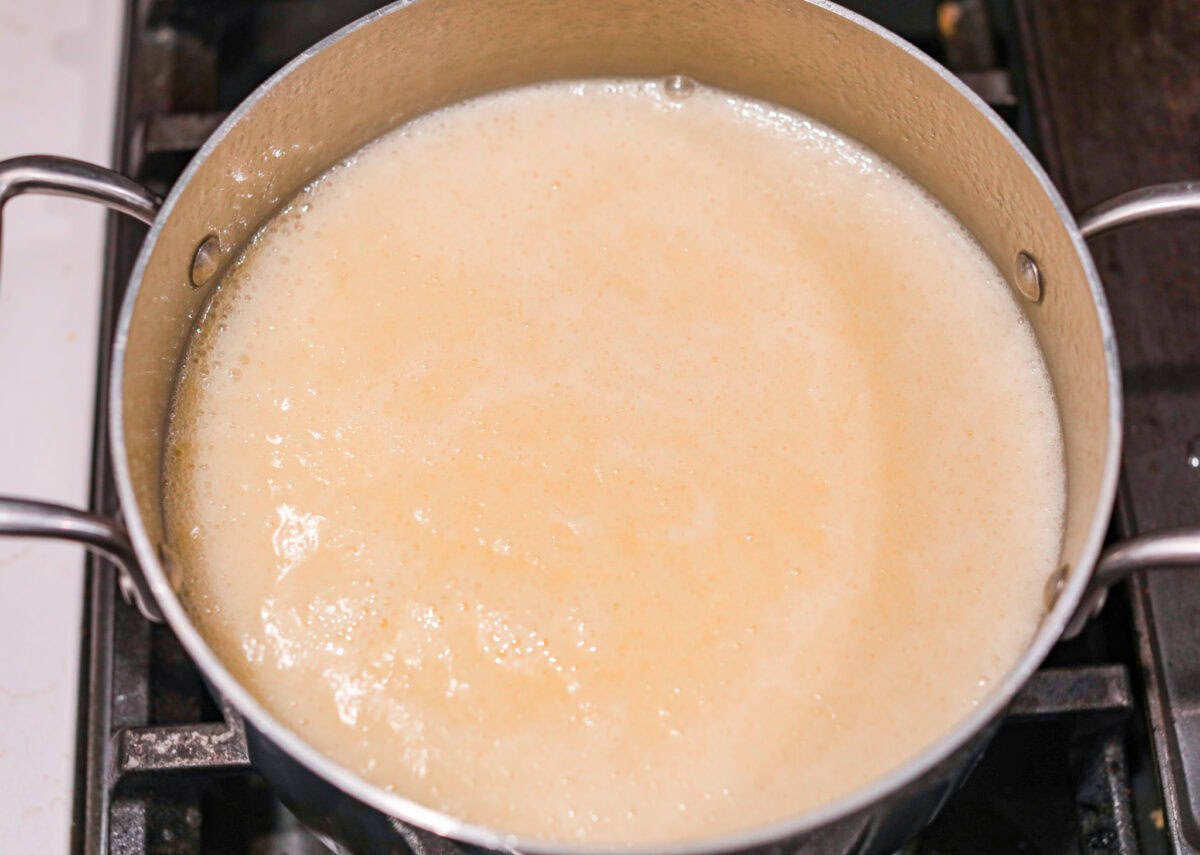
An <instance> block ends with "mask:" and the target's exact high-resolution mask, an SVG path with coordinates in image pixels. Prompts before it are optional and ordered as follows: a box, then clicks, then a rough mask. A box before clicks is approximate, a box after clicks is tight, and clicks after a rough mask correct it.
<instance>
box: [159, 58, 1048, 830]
mask: <svg viewBox="0 0 1200 855" xmlns="http://www.w3.org/2000/svg"><path fill="white" fill-rule="evenodd" d="M677 94H678V93H677ZM167 488H168V491H167V498H168V518H169V526H170V533H171V537H172V542H173V545H174V548H175V550H176V552H177V553H178V556H179V563H180V566H181V567H183V568H186V572H185V582H184V586H185V589H184V593H185V597H186V600H187V602H188V604H189V606H190V608H191V610H192V612H193V614H194V615H195V617H196V619H197V621H198V622H199V625H200V627H201V629H202V631H203V632H204V634H205V635H206V637H207V638H208V639H209V641H210V642H211V644H212V645H213V647H214V648H215V649H216V651H217V652H218V654H219V655H220V656H221V658H222V659H223V660H224V661H225V662H226V663H227V664H228V666H229V667H230V669H231V670H232V671H233V673H234V674H235V675H236V676H237V677H238V679H239V680H241V681H242V682H243V684H244V685H246V686H247V687H248V688H249V689H250V690H251V691H252V692H253V693H254V694H255V695H257V696H258V697H259V698H260V699H261V700H262V702H263V703H264V704H265V705H266V706H267V707H268V708H269V709H270V710H271V711H272V712H273V713H274V714H275V715H277V716H278V717H279V718H280V719H281V720H282V721H284V722H285V723H286V724H287V725H288V726H289V727H291V728H293V729H294V730H296V731H297V732H298V733H300V734H301V735H302V736H303V737H304V738H305V739H307V740H308V741H310V742H311V743H313V744H314V745H315V746H317V747H318V748H320V749H321V750H322V751H324V752H326V753H327V754H328V755H329V756H331V757H333V758H335V759H336V760H337V761H339V762H340V763H342V764H344V765H345V766H347V767H349V768H351V769H353V770H356V771H357V772H359V773H361V774H363V775H364V776H365V777H367V778H368V779H370V780H372V781H375V782H377V783H379V784H381V785H383V786H385V787H387V788H389V789H392V790H394V791H395V792H397V793H401V794H403V795H404V796H407V797H409V798H411V799H414V800H416V801H418V802H421V803H423V804H426V805H429V806H432V807H435V808H439V809H441V810H444V811H447V812H449V813H452V814H455V815H459V816H463V817H465V818H467V819H469V820H472V821H474V822H478V823H483V824H487V825H490V826H493V827H496V828H498V829H501V830H503V831H508V832H515V833H521V834H527V835H534V836H537V837H541V838H553V839H561V840H572V839H583V840H587V841H592V842H601V841H607V842H614V841H619V842H653V841H668V840H680V839H687V838H696V837H701V836H707V835H712V834H717V833H721V832H729V831H734V830H738V829H744V828H746V827H749V826H753V825H756V824H760V823H763V822H766V821H770V820H777V819H781V818H784V817H787V816H790V815H794V814H796V813H797V812H800V811H802V810H804V809H806V808H811V807H814V806H816V805H818V804H820V803H822V802H826V801H828V800H830V799H833V798H836V797H838V796H842V795H845V794H847V793H849V792H850V791H852V790H853V789H855V788H857V787H859V786H861V785H863V784H865V783H867V782H868V781H870V780H871V779H873V778H876V777H877V776H879V775H881V774H882V773H885V772H887V771H888V770H890V769H893V768H894V767H896V766H897V765H899V764H901V763H902V762H904V761H905V760H906V759H908V758H910V757H911V756H913V755H914V754H915V753H916V752H918V751H919V750H920V749H922V748H924V747H925V746H927V745H929V744H930V743H931V742H933V741H934V740H935V739H936V738H937V737H938V736H940V735H941V734H943V733H944V732H945V731H946V730H947V729H948V728H949V727H951V726H953V725H954V724H955V723H956V722H957V721H959V720H961V719H962V718H963V717H964V716H966V715H967V714H968V712H969V711H970V710H971V708H972V705H974V704H976V703H977V702H978V701H979V700H980V698H981V697H982V696H983V695H984V694H985V693H986V692H987V691H988V689H989V685H990V684H992V683H993V682H994V681H996V680H997V679H998V678H1000V677H1002V676H1003V674H1004V673H1005V672H1006V670H1007V669H1009V668H1010V667H1012V665H1013V664H1014V663H1015V661H1016V660H1017V658H1018V657H1019V655H1020V653H1021V651H1022V649H1023V647H1024V646H1025V645H1026V644H1027V643H1028V642H1029V640H1030V638H1031V635H1032V633H1033V632H1034V628H1035V623H1036V621H1037V619H1038V617H1039V614H1040V611H1041V609H1042V592H1043V586H1044V583H1045V580H1046V578H1047V576H1048V575H1049V573H1050V572H1051V570H1052V569H1053V566H1054V564H1055V561H1056V555H1057V550H1058V546H1059V539H1060V520H1061V517H1062V512H1063V502H1064V473H1063V465H1062V451H1061V440H1060V433H1059V428H1058V423H1057V417H1056V413H1055V405H1054V400H1053V398H1052V395H1051V390H1050V387H1049V383H1048V380H1047V377H1046V374H1045V369H1044V366H1043V364H1042V362H1041V360H1040V357H1039V354H1038V351H1037V349H1036V346H1035V343H1034V339H1033V337H1032V335H1031V332H1030V330H1029V328H1028V327H1027V325H1026V324H1025V322H1024V321H1023V320H1022V317H1021V315H1020V313H1019V311H1018V309H1017V307H1016V305H1015V303H1014V301H1013V299H1012V298H1011V297H1010V295H1009V291H1008V286H1007V285H1006V283H1005V281H1004V280H1003V278H1002V277H1001V275H1000V274H999V273H998V272H997V270H996V269H995V268H994V267H993V266H992V264H991V263H990V262H989V261H988V260H987V259H986V258H985V256H984V254H983V253H982V251H981V250H980V249H979V248H978V246H977V245H976V244H974V243H973V242H972V240H971V239H970V238H969V237H968V236H967V235H966V233H965V232H964V231H963V230H962V228H961V227H960V226H959V225H958V224H957V223H956V221H955V220H954V219H953V218H952V217H951V216H950V215H949V214H948V213H947V212H946V211H945V210H943V209H942V208H940V207H939V206H938V205H937V204H936V203H934V202H933V201H932V200H931V199H930V198H929V197H928V196H926V195H924V194H923V193H922V191H920V190H919V189H918V188H917V187H915V186H914V185H913V184H911V183H910V182H909V181H908V180H906V179H905V178H904V177H903V176H901V175H900V174H898V173H897V171H896V170H895V169H894V168H893V167H891V166H890V165H889V164H887V163H886V162H884V161H882V160H881V159H880V158H879V157H878V156H877V155H875V154H873V153H872V152H870V151H867V150H865V149H863V148H861V147H860V146H858V145H857V144H855V143H854V142H852V141H849V140H847V139H845V138H843V137H841V136H839V135H838V134H836V133H834V132H833V131H831V130H830V129H828V128H826V127H824V126H822V125H819V124H817V123H815V122H812V121H811V120H809V119H806V118H804V117H802V116H799V115H795V114H792V113H787V112H782V111H779V110H776V109H774V108H772V107H769V106H766V105H763V104H761V103H757V102H752V101H747V100H742V99H738V98H734V97H731V96H729V95H727V94H724V93H720V92H716V91H712V90H706V89H703V88H697V89H696V90H695V91H694V92H692V93H691V94H690V97H686V98H678V97H671V96H670V95H668V94H667V93H666V91H665V90H664V88H663V87H662V86H661V85H660V84H658V83H651V82H629V81H627V82H616V83H615V82H592V83H586V84H579V83H571V84H566V83H564V84H557V85H549V86H543V87H538V88H533V89H525V90H520V91H514V92H508V93H504V94H500V95H495V96H491V97H488V98H484V99H481V100H477V101H473V102H470V103H467V104H464V105H461V106H458V107H455V108H453V109H449V110H446V111H443V112H440V113H437V114H434V115H431V116H429V117H426V118H423V119H421V120H419V121H416V122H414V123H412V124H410V125H408V126H407V127H404V128H402V129H400V130H398V131H396V132H394V133H392V134H390V135H388V136H386V137H384V138H382V139H380V140H378V141H376V142H375V143H373V144H372V145H370V146H368V147H367V148H366V149H364V150H363V151H361V152H359V153H358V154H357V155H355V156H354V158H352V160H351V161H349V162H348V163H347V164H345V165H342V166H340V167H338V168H336V169H335V170H333V171H332V172H330V173H329V174H328V175H326V176H325V177H324V178H322V179H321V180H320V181H319V182H318V183H317V184H316V185H315V186H313V187H312V188H311V189H309V190H308V191H306V192H305V193H303V194H302V195H301V196H299V197H298V198H297V199H296V200H295V202H294V204H293V205H292V206H291V207H290V208H289V209H288V210H287V211H286V212H285V213H284V214H283V215H281V216H280V217H279V218H278V219H277V220H276V221H275V222H273V223H271V224H270V225H269V226H268V227H267V228H266V229H265V230H264V231H263V232H262V233H261V235H260V236H259V237H258V238H257V239H256V241H255V242H254V245H253V246H252V247H251V249H250V250H249V252H248V253H247V255H246V257H245V258H244V260H243V261H242V262H241V264H240V266H239V267H237V268H236V269H235V270H234V271H233V273H232V274H231V275H230V276H229V277H227V278H226V280H225V281H224V283H223V284H222V286H221V290H220V292H219V293H218V295H217V297H216V299H215V300H214V303H213V305H212V308H211V310H210V311H209V312H208V314H207V316H206V317H205V318H204V319H203V321H202V323H201V330H200V332H199V334H198V336H197V338H196V341H195V343H194V345H193V349H192V353H191V356H190V360H189V363H188V367H187V372H186V375H185V377H184V379H183V381H182V383H181V387H180V390H179V397H178V403H177V408H176V412H175V415H174V421H173V429H172V433H171V438H170V466H169V470H168V477H167Z"/></svg>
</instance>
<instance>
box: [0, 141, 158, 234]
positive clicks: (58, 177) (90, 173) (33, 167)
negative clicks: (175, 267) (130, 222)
mask: <svg viewBox="0 0 1200 855" xmlns="http://www.w3.org/2000/svg"><path fill="white" fill-rule="evenodd" d="M23 193H42V194H45V195H50V196H69V197H71V198H74V199H90V200H91V201H93V202H99V203H101V204H102V205H106V206H107V207H109V208H112V209H113V210H114V211H120V212H121V213H122V214H128V215H129V216H131V217H136V218H137V219H139V220H141V221H142V222H144V223H150V222H153V221H154V217H155V216H156V215H157V214H158V209H159V206H161V205H162V200H161V199H159V198H158V196H156V195H155V194H153V193H151V192H150V191H149V190H147V189H146V188H145V187H143V186H142V185H141V184H138V183H137V182H136V181H131V180H130V179H128V178H126V177H125V176H124V175H121V174H120V173H119V172H113V171H112V170H111V169H105V168H104V167H103V166H96V165H95V164H92V163H84V162H83V161H81V160H73V159H71V158H69V157H56V156H54V155H48V154H34V155H29V156H27V157H14V158H12V159H10V160H5V161H0V209H2V208H3V207H4V205H5V204H6V203H7V202H8V201H9V200H10V199H12V198H13V197H14V196H20V195H21V194H23Z"/></svg>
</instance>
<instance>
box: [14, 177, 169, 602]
mask: <svg viewBox="0 0 1200 855" xmlns="http://www.w3.org/2000/svg"><path fill="white" fill-rule="evenodd" d="M23 193H41V194H48V195H52V196H68V197H71V198H75V199H86V200H90V201H93V202H100V203H101V204H103V205H106V206H107V207H109V208H112V209H113V210H115V211H120V212H121V213H123V214H128V215H129V216H131V217H136V218H137V219H139V220H142V221H143V222H147V223H148V222H151V221H153V219H154V217H155V216H156V215H157V213H158V209H159V207H160V205H161V204H162V200H160V199H159V198H158V197H157V196H156V195H154V194H153V193H151V192H150V191H149V190H147V189H146V188H144V187H142V185H140V184H138V183H137V182H136V181H131V180H130V179H128V178H126V177H125V176H123V175H121V174H119V173H116V172H113V171H112V170H110V169H105V168H104V167H102V166H95V165H93V164H90V163H84V162H82V161H79V160H72V159H70V158H66V157H54V156H51V155H31V156H28V157H15V158H12V159H10V160H5V161H0V209H2V208H3V206H4V205H5V204H6V203H7V202H8V201H9V200H10V199H12V198H14V197H15V196H20V195H21V194H23ZM0 238H2V235H0ZM0 535H4V536H8V537H36V538H49V539H56V540H69V541H73V542H75V543H79V544H82V545H83V546H85V547H87V548H88V549H90V550H92V551H93V552H97V553H99V554H101V555H103V556H104V557H105V558H108V559H109V560H111V561H113V562H114V563H116V564H117V565H118V566H119V567H120V568H121V570H122V575H121V589H122V591H123V592H124V593H125V594H126V596H127V597H130V598H132V600H133V602H135V603H136V605H137V607H138V609H139V611H141V612H142V614H143V615H145V616H146V617H147V618H149V619H151V620H155V621H161V620H162V613H161V612H160V611H159V610H158V604H157V603H156V602H155V601H154V598H153V597H152V596H150V589H149V586H148V585H147V583H146V579H145V577H144V576H143V574H142V569H141V567H140V566H139V564H138V562H137V558H136V557H135V556H134V553H133V547H132V545H131V544H130V542H129V536H128V535H127V534H126V532H125V529H124V527H122V526H121V524H120V523H119V522H117V521H116V520H111V519H108V518H106V517H102V516H99V515H98V514H92V513H88V512H87V511H82V510H78V509H76V508H71V507H67V506H65V505H56V504H50V503H48V502H39V501H36V500H33V499H21V498H16V497H13V496H3V497H0Z"/></svg>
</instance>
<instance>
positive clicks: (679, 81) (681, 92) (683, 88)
mask: <svg viewBox="0 0 1200 855" xmlns="http://www.w3.org/2000/svg"><path fill="white" fill-rule="evenodd" d="M663 88H664V89H665V90H666V92H667V97H668V98H671V99H673V100H675V101H682V100H683V99H684V98H687V97H688V96H689V95H691V94H692V93H693V92H695V91H696V81H694V80H692V78H690V77H684V76H683V75H682V74H672V75H671V76H670V77H668V78H667V79H666V80H665V81H663Z"/></svg>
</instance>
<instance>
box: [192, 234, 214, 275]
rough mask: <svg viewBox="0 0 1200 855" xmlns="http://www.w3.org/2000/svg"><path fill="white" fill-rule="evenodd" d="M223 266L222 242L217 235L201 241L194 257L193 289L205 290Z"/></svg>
mask: <svg viewBox="0 0 1200 855" xmlns="http://www.w3.org/2000/svg"><path fill="white" fill-rule="evenodd" d="M220 266H221V242H220V241H219V240H217V236H216V235H209V236H208V237H206V238H205V239H204V240H202V241H200V245H199V246H197V247H196V254H195V255H193V256H192V274H191V276H192V287H193V288H203V287H204V286H205V285H207V284H208V283H209V281H210V280H211V279H212V278H213V275H214V274H215V273H216V272H217V268H218V267H220Z"/></svg>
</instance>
